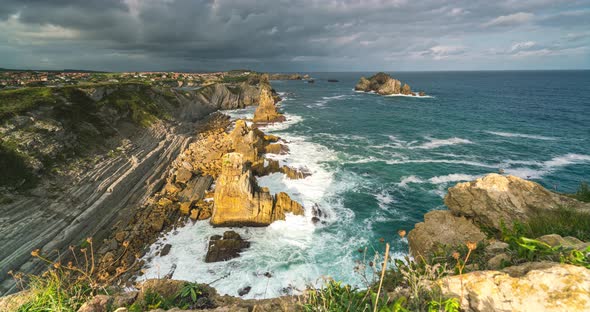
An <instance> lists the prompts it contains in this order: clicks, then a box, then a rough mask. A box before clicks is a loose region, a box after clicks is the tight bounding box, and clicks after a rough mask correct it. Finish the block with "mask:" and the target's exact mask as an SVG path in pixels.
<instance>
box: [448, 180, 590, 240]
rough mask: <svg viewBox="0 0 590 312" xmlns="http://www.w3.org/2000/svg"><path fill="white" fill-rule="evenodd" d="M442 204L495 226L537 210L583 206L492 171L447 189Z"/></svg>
mask: <svg viewBox="0 0 590 312" xmlns="http://www.w3.org/2000/svg"><path fill="white" fill-rule="evenodd" d="M445 204H446V205H447V206H448V207H449V209H450V210H451V211H452V212H453V214H455V215H461V216H466V217H468V218H471V219H473V220H474V221H476V222H477V223H479V224H480V225H482V226H487V227H492V228H496V229H500V224H501V223H502V222H504V223H505V224H506V225H508V226H510V225H511V224H512V222H514V221H521V222H522V221H526V220H527V219H528V218H529V217H530V216H532V215H534V214H535V212H536V211H539V210H548V209H557V208H559V207H560V206H570V207H579V206H584V205H585V204H583V203H580V202H578V201H576V200H574V199H572V198H570V197H567V196H564V195H560V194H556V193H553V192H551V191H549V190H547V189H545V188H543V187H542V186H541V185H539V184H537V183H535V182H532V181H527V180H524V179H521V178H519V177H515V176H502V175H499V174H495V173H493V174H489V175H487V176H485V177H483V178H480V179H477V180H475V181H472V182H465V183H458V184H457V185H455V186H454V187H451V188H449V192H448V194H447V195H446V196H445ZM586 206H587V205H586Z"/></svg>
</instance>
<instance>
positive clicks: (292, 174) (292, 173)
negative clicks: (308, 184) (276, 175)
mask: <svg viewBox="0 0 590 312" xmlns="http://www.w3.org/2000/svg"><path fill="white" fill-rule="evenodd" d="M281 172H283V173H284V174H285V175H286V176H287V177H288V178H289V179H292V180H297V179H305V178H306V177H308V176H310V175H311V173H310V172H309V171H307V170H306V169H295V168H291V167H289V166H283V167H281Z"/></svg>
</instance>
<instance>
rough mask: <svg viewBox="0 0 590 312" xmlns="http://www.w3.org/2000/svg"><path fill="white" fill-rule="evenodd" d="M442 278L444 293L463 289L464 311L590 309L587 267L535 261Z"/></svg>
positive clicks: (459, 294) (589, 280)
mask: <svg viewBox="0 0 590 312" xmlns="http://www.w3.org/2000/svg"><path fill="white" fill-rule="evenodd" d="M442 281H443V283H442V292H443V294H445V295H447V296H453V297H457V298H459V297H460V296H461V293H463V301H462V302H461V308H462V309H463V310H464V311H474V312H488V311H489V312H492V311H522V312H525V311H527V312H528V311H555V312H558V311H560V312H561V311H569V312H574V311H590V270H588V269H586V268H584V267H579V266H573V265H568V264H558V263H539V262H536V263H535V262H533V263H526V264H523V265H520V266H515V267H510V268H508V269H505V270H504V271H478V272H472V273H468V274H463V275H462V276H451V277H447V278H445V279H443V280H442ZM461 285H462V286H461ZM461 288H463V290H461Z"/></svg>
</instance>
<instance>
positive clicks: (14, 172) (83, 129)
mask: <svg viewBox="0 0 590 312" xmlns="http://www.w3.org/2000/svg"><path fill="white" fill-rule="evenodd" d="M96 87H109V88H113V89H114V90H115V91H114V92H112V93H110V94H109V95H107V96H106V97H105V98H104V99H103V100H102V101H100V102H98V103H97V102H95V101H94V100H92V99H91V98H90V97H89V96H88V94H87V93H86V92H85V91H84V89H88V88H96ZM177 105H178V101H177V100H176V98H175V96H174V94H173V93H172V92H171V91H170V90H169V89H167V88H158V89H156V88H154V87H151V86H150V85H148V84H142V83H100V84H89V85H84V86H66V87H59V88H23V89H18V90H4V91H0V122H3V120H6V119H8V118H10V117H12V116H16V115H23V114H25V113H26V112H29V111H32V110H35V109H38V108H40V107H41V106H43V107H46V108H51V109H48V110H46V112H45V113H44V114H43V116H42V118H48V119H52V120H55V121H57V122H59V123H60V124H61V125H62V126H63V128H64V130H65V133H67V134H68V135H71V136H72V138H73V140H72V141H71V142H69V143H71V144H66V146H65V147H64V148H62V149H60V150H59V151H58V153H57V154H56V155H54V154H52V155H51V156H49V155H45V154H43V152H42V151H41V150H39V149H36V148H34V147H33V148H31V147H26V146H24V145H22V146H21V145H19V144H21V143H20V142H16V141H15V140H11V139H9V138H8V137H7V138H3V139H2V140H0V169H1V171H2V175H0V186H11V187H19V188H21V187H22V188H30V187H33V186H34V185H35V182H36V180H37V179H36V176H35V174H33V172H32V169H31V168H29V166H28V164H29V163H30V160H33V159H37V160H38V161H40V162H41V163H42V164H43V168H44V170H52V169H54V168H55V166H57V165H60V164H61V163H63V161H65V160H67V159H71V158H80V157H84V156H86V155H89V154H93V153H97V152H98V153H100V152H107V151H108V150H110V149H111V147H107V146H104V145H105V142H106V139H107V138H109V137H111V136H113V135H114V134H115V133H116V132H115V130H114V129H113V127H116V125H113V124H111V123H112V122H111V121H110V119H112V117H111V116H110V115H109V114H113V113H109V111H108V110H106V111H105V110H104V107H105V106H106V107H110V108H112V109H114V110H115V111H116V113H114V114H116V115H118V116H121V117H127V118H129V120H130V121H132V122H134V123H135V124H137V125H139V126H142V127H149V126H150V125H152V124H153V123H154V122H156V121H158V120H162V119H169V118H171V115H170V108H171V107H173V106H177ZM111 111H112V110H111ZM17 131H19V132H23V134H26V133H27V132H29V133H31V134H33V133H34V134H35V135H36V136H40V138H42V139H43V138H46V137H47V138H48V140H50V139H51V137H52V134H51V133H46V132H45V131H44V130H39V129H37V128H35V127H29V126H27V127H24V128H21V129H18V130H17ZM40 173H41V174H42V173H43V172H40ZM23 181H24V182H23Z"/></svg>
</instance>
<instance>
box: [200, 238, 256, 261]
mask: <svg viewBox="0 0 590 312" xmlns="http://www.w3.org/2000/svg"><path fill="white" fill-rule="evenodd" d="M248 247H250V243H249V242H247V241H245V240H243V239H242V237H240V235H239V234H238V233H236V232H234V231H227V232H225V233H223V237H220V236H219V235H214V236H212V237H211V238H210V239H209V248H208V249H207V255H206V256H205V262H219V261H227V260H229V259H233V258H237V257H239V256H240V252H242V250H244V249H246V248H248Z"/></svg>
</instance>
